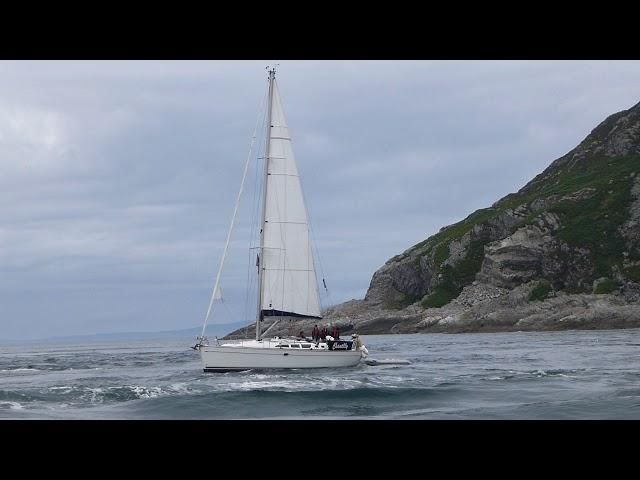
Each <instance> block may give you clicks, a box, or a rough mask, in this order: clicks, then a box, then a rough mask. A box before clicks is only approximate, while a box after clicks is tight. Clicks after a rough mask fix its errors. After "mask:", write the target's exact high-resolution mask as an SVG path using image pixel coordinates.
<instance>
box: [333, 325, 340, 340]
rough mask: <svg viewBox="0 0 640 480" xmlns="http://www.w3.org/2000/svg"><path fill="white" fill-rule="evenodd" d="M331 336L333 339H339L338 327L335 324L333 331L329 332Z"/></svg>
mask: <svg viewBox="0 0 640 480" xmlns="http://www.w3.org/2000/svg"><path fill="white" fill-rule="evenodd" d="M331 336H332V337H333V338H334V340H340V329H339V328H338V326H337V325H336V326H334V327H333V332H332V333H331Z"/></svg>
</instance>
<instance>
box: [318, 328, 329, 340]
mask: <svg viewBox="0 0 640 480" xmlns="http://www.w3.org/2000/svg"><path fill="white" fill-rule="evenodd" d="M327 335H329V330H327V327H326V326H325V325H323V326H322V331H321V332H320V338H321V339H322V340H324V339H325V338H327Z"/></svg>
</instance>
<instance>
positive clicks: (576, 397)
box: [0, 329, 640, 419]
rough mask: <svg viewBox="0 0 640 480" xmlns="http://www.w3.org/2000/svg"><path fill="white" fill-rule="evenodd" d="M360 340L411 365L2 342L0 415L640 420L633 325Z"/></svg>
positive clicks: (179, 343)
mask: <svg viewBox="0 0 640 480" xmlns="http://www.w3.org/2000/svg"><path fill="white" fill-rule="evenodd" d="M362 338H363V339H364V341H365V343H366V344H367V347H368V348H369V352H370V354H371V357H372V358H376V359H385V358H395V359H407V360H409V361H411V364H410V365H394V366H392V365H384V366H368V365H365V364H361V365H360V366H358V367H355V368H346V369H323V370H315V371H302V370H299V371H295V370H294V371H273V372H258V371H248V372H242V373H225V374H214V373H203V372H202V369H201V366H200V360H199V357H198V354H197V353H196V352H194V351H193V350H191V349H189V348H188V347H189V345H190V344H192V343H193V340H192V339H174V340H166V339H162V340H157V341H152V340H148V341H145V342H141V341H135V342H133V341H132V342H129V343H127V342H118V343H116V342H113V343H84V344H71V343H68V344H60V343H58V344H52V343H49V344H37V345H36V344H33V345H4V346H0V418H4V419H7V418H9V419H33V418H38V419H191V418H210V419H223V418H224V419H228V418H231V419H247V418H250V419H254V418H304V419H309V418H312V419H325V418H326V419H328V418H332V419H333V418H375V419H385V418H393V419H431V418H434V419H435V418H438V419H440V418H473V419H537V418H544V419H560V418H563V419H564V418H575V419H595V418H598V419H600V418H607V419H614V418H640V330H638V329H634V330H612V331H582V332H553V333H546V332H545V333H499V334H458V335H446V334H432V335H420V334H416V335H370V336H363V337H362Z"/></svg>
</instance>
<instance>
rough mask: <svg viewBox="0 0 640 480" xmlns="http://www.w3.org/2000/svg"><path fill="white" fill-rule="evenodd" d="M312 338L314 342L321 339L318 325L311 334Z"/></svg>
mask: <svg viewBox="0 0 640 480" xmlns="http://www.w3.org/2000/svg"><path fill="white" fill-rule="evenodd" d="M311 337H312V338H313V341H314V342H317V341H318V340H319V339H320V329H319V328H318V325H316V326H315V327H313V331H312V332H311Z"/></svg>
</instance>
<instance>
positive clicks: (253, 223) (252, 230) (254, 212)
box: [243, 91, 269, 337]
mask: <svg viewBox="0 0 640 480" xmlns="http://www.w3.org/2000/svg"><path fill="white" fill-rule="evenodd" d="M268 94H269V92H268V91H267V92H265V98H266V97H267V96H268ZM263 103H264V99H263ZM263 106H264V105H263ZM261 113H262V122H261V124H260V126H261V128H260V131H264V129H265V128H266V122H267V118H266V117H267V111H266V108H263V109H262V111H261ZM258 145H261V146H260V147H259V150H258V155H257V157H258V158H261V157H264V145H262V142H258ZM256 160H257V159H256ZM259 166H260V163H259V162H258V161H256V162H255V171H254V176H253V177H254V178H253V200H252V204H251V205H252V208H251V220H250V222H249V242H248V243H249V250H248V261H247V288H246V294H245V302H244V315H243V318H244V319H245V321H246V319H247V318H248V314H249V299H250V296H251V295H250V293H251V292H253V288H254V279H255V277H254V276H253V275H251V270H252V267H253V266H254V264H253V255H254V253H253V250H254V249H255V248H254V246H255V242H256V241H257V238H258V236H257V233H258V228H257V224H258V210H259V208H260V202H259V198H261V197H262V195H261V194H262V182H259V181H258V176H259V174H260V172H259ZM256 283H257V282H256ZM256 288H257V286H256ZM244 333H245V337H248V334H249V323H247V325H246V326H245V328H244Z"/></svg>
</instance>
